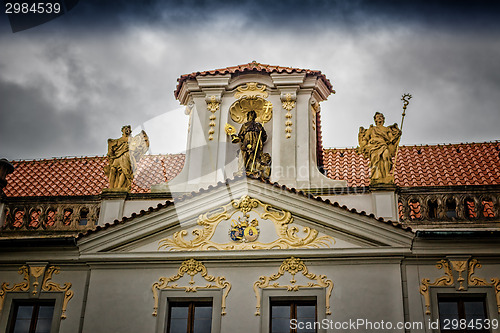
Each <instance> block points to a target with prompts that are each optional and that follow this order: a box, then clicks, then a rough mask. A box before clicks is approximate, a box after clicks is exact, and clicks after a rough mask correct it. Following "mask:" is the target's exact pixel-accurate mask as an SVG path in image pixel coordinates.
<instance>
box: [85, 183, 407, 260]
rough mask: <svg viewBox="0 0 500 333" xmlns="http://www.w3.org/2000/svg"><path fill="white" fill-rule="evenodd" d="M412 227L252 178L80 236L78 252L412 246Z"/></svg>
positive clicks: (156, 252)
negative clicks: (401, 225)
mask: <svg viewBox="0 0 500 333" xmlns="http://www.w3.org/2000/svg"><path fill="white" fill-rule="evenodd" d="M412 239H413V233H412V232H411V231H408V230H405V229H403V228H401V227H400V226H399V225H398V224H395V223H387V222H384V221H380V220H377V219H375V218H373V217H372V216H366V214H360V213H355V212H351V211H349V210H347V209H345V208H341V207H338V206H337V207H336V206H335V205H332V204H330V203H329V202H325V201H323V200H321V199H320V198H312V197H309V196H307V195H303V194H299V193H294V192H293V191H292V190H289V189H286V188H282V187H279V186H275V185H272V184H269V183H265V182H262V181H260V180H255V179H247V178H244V179H241V180H237V181H230V182H229V183H225V184H219V186H217V187H212V188H211V189H210V190H208V191H200V192H199V193H196V194H191V195H189V196H188V197H184V198H182V199H180V200H177V201H175V202H174V203H173V204H170V205H167V206H165V207H163V208H158V209H157V210H156V211H152V212H151V213H148V214H144V215H142V216H137V217H135V218H132V219H126V222H118V221H117V222H116V223H115V224H114V225H112V226H110V227H108V228H107V229H103V230H99V231H97V232H93V233H90V234H89V235H86V236H83V237H80V239H79V240H78V244H79V247H80V250H81V252H82V253H93V252H94V253H95V252H100V253H103V252H109V253H117V252H118V253H131V254H132V253H135V254H137V255H139V254H146V253H149V254H151V253H155V255H157V256H161V253H165V254H168V253H169V254H172V255H174V254H175V253H182V252H199V251H202V252H205V253H209V252H211V253H214V252H220V251H238V252H240V251H244V252H248V251H250V252H251V251H256V250H270V251H273V250H285V251H289V250H297V249H300V250H305V251H308V250H314V249H324V250H343V251H345V250H349V249H351V250H359V249H372V250H375V249H380V248H381V247H386V248H391V247H393V248H406V249H410V247H411V241H412Z"/></svg>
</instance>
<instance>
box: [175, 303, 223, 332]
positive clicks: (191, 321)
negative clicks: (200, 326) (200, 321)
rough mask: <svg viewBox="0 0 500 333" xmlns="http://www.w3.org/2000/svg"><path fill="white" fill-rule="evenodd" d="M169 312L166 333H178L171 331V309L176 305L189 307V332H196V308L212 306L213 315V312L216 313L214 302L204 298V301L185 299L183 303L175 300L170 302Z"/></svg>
mask: <svg viewBox="0 0 500 333" xmlns="http://www.w3.org/2000/svg"><path fill="white" fill-rule="evenodd" d="M167 302H168V311H167V316H166V317H167V323H166V332H167V333H176V332H172V331H171V330H170V322H171V319H172V316H171V309H172V307H173V306H174V305H181V304H182V305H187V307H188V324H187V329H188V331H193V330H194V324H195V318H194V317H195V311H196V307H197V306H202V305H209V304H210V307H211V308H212V315H213V311H214V304H213V300H212V299H211V298H209V299H206V298H203V299H199V298H196V299H183V300H181V301H175V300H172V299H170V300H168V301H167Z"/></svg>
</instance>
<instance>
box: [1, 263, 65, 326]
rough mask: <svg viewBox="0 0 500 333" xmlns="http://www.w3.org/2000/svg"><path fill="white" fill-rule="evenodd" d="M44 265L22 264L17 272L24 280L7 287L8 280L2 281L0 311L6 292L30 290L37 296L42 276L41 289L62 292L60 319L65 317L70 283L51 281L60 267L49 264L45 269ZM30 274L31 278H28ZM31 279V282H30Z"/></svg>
mask: <svg viewBox="0 0 500 333" xmlns="http://www.w3.org/2000/svg"><path fill="white" fill-rule="evenodd" d="M45 268H46V265H43V266H42V265H24V266H21V267H20V268H19V271H18V272H19V274H20V275H23V277H24V280H23V281H22V282H20V283H16V284H14V285H13V286H12V287H9V283H8V282H4V283H2V286H1V290H0V312H1V311H2V308H3V302H4V297H5V293H6V292H28V291H30V290H31V294H32V296H33V297H36V296H38V294H39V291H38V286H39V285H40V282H39V278H40V277H42V276H43V279H42V287H41V291H46V292H64V300H63V304H62V314H61V319H66V309H67V306H68V302H69V300H70V299H71V298H72V297H73V295H74V292H73V291H72V290H70V288H71V283H70V282H66V283H65V284H64V285H62V286H61V285H60V284H58V283H55V282H52V281H51V280H52V275H53V274H59V272H60V269H59V267H56V266H50V267H49V268H48V269H47V270H45ZM30 276H31V277H32V279H30ZM31 281H32V283H31Z"/></svg>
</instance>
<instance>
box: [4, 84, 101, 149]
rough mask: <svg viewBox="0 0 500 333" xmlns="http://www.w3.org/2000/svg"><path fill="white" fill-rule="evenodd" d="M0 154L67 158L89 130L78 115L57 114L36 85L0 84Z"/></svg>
mask: <svg viewBox="0 0 500 333" xmlns="http://www.w3.org/2000/svg"><path fill="white" fill-rule="evenodd" d="M0 100H1V101H2V107H1V108H0V118H1V119H2V121H1V122H0V142H1V143H2V144H1V147H0V150H1V155H2V156H5V157H7V158H19V155H20V154H19V153H20V151H21V152H22V154H21V155H25V156H26V155H27V156H40V152H41V151H43V152H44V155H45V156H60V155H61V152H63V154H67V155H71V152H72V151H74V147H76V146H85V145H88V146H90V145H92V144H94V143H93V142H86V140H85V138H87V135H86V133H87V132H88V131H89V130H90V129H89V127H88V124H87V122H86V120H85V116H84V114H82V113H63V114H61V113H59V112H57V111H56V110H55V108H54V103H53V100H51V98H50V97H49V96H48V95H46V92H45V90H42V89H40V87H37V86H34V85H33V86H21V85H18V84H15V83H8V82H4V81H0Z"/></svg>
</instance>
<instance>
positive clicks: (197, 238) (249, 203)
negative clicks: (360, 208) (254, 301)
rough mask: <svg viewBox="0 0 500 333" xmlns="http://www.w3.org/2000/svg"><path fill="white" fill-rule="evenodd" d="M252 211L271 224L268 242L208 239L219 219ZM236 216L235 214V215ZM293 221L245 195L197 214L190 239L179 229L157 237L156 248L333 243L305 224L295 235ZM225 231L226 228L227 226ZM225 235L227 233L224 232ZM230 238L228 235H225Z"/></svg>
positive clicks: (287, 214)
mask: <svg viewBox="0 0 500 333" xmlns="http://www.w3.org/2000/svg"><path fill="white" fill-rule="evenodd" d="M250 212H252V213H255V214H256V215H257V216H258V217H259V218H260V220H259V221H258V222H259V224H260V226H262V225H263V223H265V220H268V221H270V222H272V223H273V224H274V227H275V230H276V234H277V235H278V238H277V239H276V240H274V241H272V242H270V243H262V242H257V241H253V242H233V241H230V242H229V243H223V244H221V243H215V242H213V241H212V240H211V238H212V236H213V235H214V233H215V230H216V229H217V226H218V225H219V223H221V222H222V221H227V220H230V219H231V218H233V216H234V215H235V214H236V213H238V215H239V216H237V217H244V218H245V217H247V218H248V217H250V216H249V213H250ZM235 217H236V216H235ZM292 222H293V217H292V213H290V212H288V211H285V210H282V209H279V208H276V207H273V206H271V205H269V204H264V203H262V202H260V201H259V200H257V199H253V198H251V197H249V196H247V195H245V196H242V197H241V198H240V199H237V200H233V201H231V202H230V203H229V204H227V205H225V206H222V207H220V208H217V209H216V210H215V211H211V212H208V213H205V214H202V215H200V217H199V218H198V225H199V226H201V228H196V229H194V230H193V231H192V232H191V234H192V235H193V239H191V240H186V238H185V237H186V236H187V235H188V232H187V231H186V230H181V231H178V232H176V233H174V235H173V236H172V237H169V238H164V239H162V240H160V242H159V246H158V249H169V250H170V251H203V250H256V249H267V250H269V249H290V248H319V247H323V246H325V247H326V246H329V245H331V244H335V239H334V238H333V237H331V236H327V235H325V236H320V237H318V231H317V230H315V229H311V228H309V227H304V228H303V232H304V234H305V235H304V237H299V236H298V235H297V233H298V232H299V228H297V227H295V226H290V224H291V223H292ZM228 231H229V230H228ZM228 238H229V236H228ZM228 240H230V239H228Z"/></svg>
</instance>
